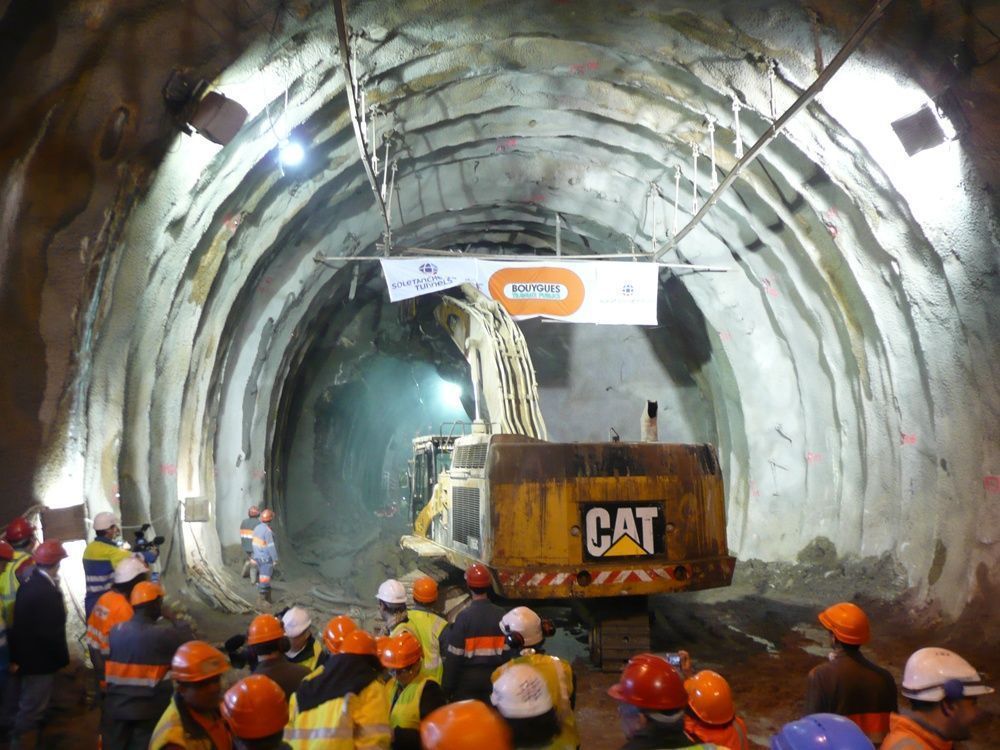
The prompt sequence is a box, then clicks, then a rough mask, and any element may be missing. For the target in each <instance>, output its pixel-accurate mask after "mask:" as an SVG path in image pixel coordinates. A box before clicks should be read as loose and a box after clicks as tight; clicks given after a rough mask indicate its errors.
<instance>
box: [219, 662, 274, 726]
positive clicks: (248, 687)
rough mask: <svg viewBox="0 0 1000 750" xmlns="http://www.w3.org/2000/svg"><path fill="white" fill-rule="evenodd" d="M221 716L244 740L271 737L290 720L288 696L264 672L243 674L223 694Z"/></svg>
mask: <svg viewBox="0 0 1000 750" xmlns="http://www.w3.org/2000/svg"><path fill="white" fill-rule="evenodd" d="M220 708H221V710H222V718H224V719H225V720H226V723H227V724H228V725H229V728H230V730H232V733H233V734H234V735H235V736H236V737H238V738H239V739H241V740H256V739H260V738H261V737H270V736H271V735H272V734H277V733H278V732H280V731H282V730H283V729H284V728H285V724H287V723H288V699H287V698H285V691H284V690H282V689H281V688H280V687H278V683H276V682H275V681H274V680H272V679H271V678H270V677H266V676H265V675H262V674H252V675H250V676H249V677H244V678H243V679H242V680H240V681H239V682H237V683H236V684H235V685H233V686H232V687H231V688H229V690H227V691H226V694H225V696H223V698H222V706H221V707H220Z"/></svg>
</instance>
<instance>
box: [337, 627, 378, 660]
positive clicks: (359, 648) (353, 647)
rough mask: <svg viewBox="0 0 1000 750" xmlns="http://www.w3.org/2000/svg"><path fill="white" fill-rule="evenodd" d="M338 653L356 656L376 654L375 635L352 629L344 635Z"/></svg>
mask: <svg viewBox="0 0 1000 750" xmlns="http://www.w3.org/2000/svg"><path fill="white" fill-rule="evenodd" d="M340 653H342V654H356V655H358V656H378V645H377V644H376V642H375V636H373V635H372V634H371V633H366V632H365V631H364V630H352V631H351V632H350V633H348V634H347V635H345V636H344V641H343V642H342V643H341V644H340Z"/></svg>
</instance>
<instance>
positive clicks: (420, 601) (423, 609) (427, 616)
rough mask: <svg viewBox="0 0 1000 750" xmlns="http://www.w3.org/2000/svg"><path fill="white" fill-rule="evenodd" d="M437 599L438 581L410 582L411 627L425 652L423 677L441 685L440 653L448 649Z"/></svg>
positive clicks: (430, 579)
mask: <svg viewBox="0 0 1000 750" xmlns="http://www.w3.org/2000/svg"><path fill="white" fill-rule="evenodd" d="M437 600H438V585H437V581H435V580H434V579H433V578H430V577H428V576H422V577H421V578H418V579H416V580H415V581H414V582H413V607H412V608H411V609H410V610H409V613H408V615H409V620H410V626H411V627H412V628H413V631H414V633H415V634H416V636H417V640H419V641H420V645H421V646H422V647H423V649H424V659H423V670H424V674H426V675H427V676H428V677H430V678H431V679H432V680H434V681H435V682H437V683H438V684H440V683H441V679H442V677H443V676H444V662H443V661H442V660H441V653H442V652H443V651H446V650H447V648H448V636H447V633H446V631H447V629H448V621H447V620H446V619H444V618H443V617H441V615H440V614H439V613H438V612H436V611H435V605H436V604H437Z"/></svg>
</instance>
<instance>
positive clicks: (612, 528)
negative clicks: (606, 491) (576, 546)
mask: <svg viewBox="0 0 1000 750" xmlns="http://www.w3.org/2000/svg"><path fill="white" fill-rule="evenodd" d="M583 508H584V511H583V526H584V529H585V530H586V534H585V536H584V543H583V551H584V556H585V557H586V558H587V559H588V560H597V559H602V558H608V557H649V556H651V555H659V554H662V553H663V551H664V533H665V530H666V528H665V527H666V522H665V520H664V517H663V506H662V505H661V504H660V503H588V504H587V505H584V506H583Z"/></svg>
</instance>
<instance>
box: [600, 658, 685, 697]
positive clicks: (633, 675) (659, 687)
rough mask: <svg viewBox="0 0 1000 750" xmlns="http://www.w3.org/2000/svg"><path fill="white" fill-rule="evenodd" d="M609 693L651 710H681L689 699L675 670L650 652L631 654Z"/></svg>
mask: <svg viewBox="0 0 1000 750" xmlns="http://www.w3.org/2000/svg"><path fill="white" fill-rule="evenodd" d="M608 695H610V696H611V697H612V698H614V699H615V700H619V701H624V702H625V703H630V704H632V705H633V706H636V707H637V708H646V709H651V710H654V711H680V710H681V709H682V708H684V707H685V706H686V705H687V702H688V696H687V691H685V690H684V683H683V682H682V681H681V676H680V675H679V674H678V673H677V670H676V669H674V668H673V667H672V666H670V664H668V663H667V662H666V661H665V660H663V659H661V658H660V657H658V656H654V655H653V654H639V655H638V656H636V657H633V658H632V659H631V660H630V661H629V663H628V664H627V665H625V669H624V670H622V676H621V679H620V680H619V681H618V684H617V685H612V686H611V687H610V688H608Z"/></svg>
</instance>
